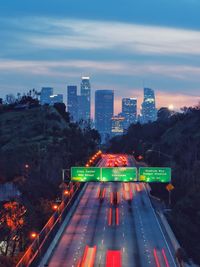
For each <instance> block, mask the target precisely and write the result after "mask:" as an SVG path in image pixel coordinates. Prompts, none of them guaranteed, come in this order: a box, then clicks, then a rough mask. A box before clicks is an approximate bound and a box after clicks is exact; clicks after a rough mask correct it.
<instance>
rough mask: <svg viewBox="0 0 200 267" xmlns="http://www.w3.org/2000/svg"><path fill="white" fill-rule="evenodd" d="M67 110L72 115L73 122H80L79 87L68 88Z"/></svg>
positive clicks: (70, 86)
mask: <svg viewBox="0 0 200 267" xmlns="http://www.w3.org/2000/svg"><path fill="white" fill-rule="evenodd" d="M67 110H68V112H69V113H70V117H71V119H72V121H77V120H78V96H77V86H75V85H69V86H67Z"/></svg>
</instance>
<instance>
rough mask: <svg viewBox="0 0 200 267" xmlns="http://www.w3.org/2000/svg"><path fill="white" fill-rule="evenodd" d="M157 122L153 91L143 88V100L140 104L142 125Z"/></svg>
mask: <svg viewBox="0 0 200 267" xmlns="http://www.w3.org/2000/svg"><path fill="white" fill-rule="evenodd" d="M156 120H157V109H156V104H155V94H154V90H153V89H150V88H144V100H143V103H142V123H148V122H153V121H156Z"/></svg>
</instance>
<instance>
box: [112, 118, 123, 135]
mask: <svg viewBox="0 0 200 267" xmlns="http://www.w3.org/2000/svg"><path fill="white" fill-rule="evenodd" d="M124 120H125V118H124V117H123V116H121V114H118V115H117V116H113V117H112V119H111V121H112V130H111V132H112V136H116V135H121V134H123V133H124Z"/></svg>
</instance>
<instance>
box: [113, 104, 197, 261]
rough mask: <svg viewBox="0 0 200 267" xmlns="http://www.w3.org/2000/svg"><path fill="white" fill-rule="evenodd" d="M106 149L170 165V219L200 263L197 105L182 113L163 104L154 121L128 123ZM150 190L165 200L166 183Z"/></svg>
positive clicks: (181, 239)
mask: <svg viewBox="0 0 200 267" xmlns="http://www.w3.org/2000/svg"><path fill="white" fill-rule="evenodd" d="M108 150H109V151H112V152H126V153H134V155H135V156H136V158H138V157H139V156H142V157H144V159H145V161H146V162H147V163H148V164H149V165H151V166H171V167H172V183H173V185H174V186H175V190H174V191H173V192H172V212H171V216H170V217H169V220H170V221H171V224H172V226H173V228H174V230H175V232H176V235H177V237H178V239H179V240H180V241H181V243H182V246H183V247H184V248H185V250H186V251H187V253H188V255H189V256H190V257H192V258H193V259H194V260H195V261H196V262H197V263H198V264H200V243H199V229H200V106H197V107H195V108H188V109H186V108H185V109H184V110H183V112H182V113H171V112H169V111H168V110H167V109H165V108H163V109H161V110H160V111H159V114H158V120H157V121H156V122H154V123H149V124H145V125H140V124H135V125H131V126H130V128H129V129H128V131H127V133H126V134H125V135H123V136H119V137H115V138H113V139H112V140H111V141H110V144H109V148H108ZM142 157H141V158H142ZM152 192H153V193H154V194H156V195H158V196H159V197H161V198H162V199H163V200H165V201H166V203H167V195H168V194H167V191H166V189H165V185H161V186H160V185H152Z"/></svg>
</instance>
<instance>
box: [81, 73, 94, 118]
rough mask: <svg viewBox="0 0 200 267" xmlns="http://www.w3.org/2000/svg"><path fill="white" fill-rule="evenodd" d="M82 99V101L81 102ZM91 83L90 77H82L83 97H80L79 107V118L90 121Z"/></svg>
mask: <svg viewBox="0 0 200 267" xmlns="http://www.w3.org/2000/svg"><path fill="white" fill-rule="evenodd" d="M80 101H81V103H80ZM79 104H80V105H79ZM90 106H91V85H90V78H89V77H82V81H81V98H79V103H78V108H79V109H80V111H79V120H81V119H82V120H85V121H89V120H90V118H91V115H90V113H91V107H90Z"/></svg>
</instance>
